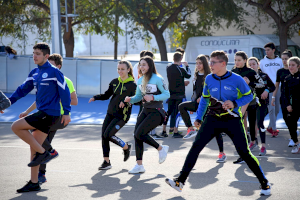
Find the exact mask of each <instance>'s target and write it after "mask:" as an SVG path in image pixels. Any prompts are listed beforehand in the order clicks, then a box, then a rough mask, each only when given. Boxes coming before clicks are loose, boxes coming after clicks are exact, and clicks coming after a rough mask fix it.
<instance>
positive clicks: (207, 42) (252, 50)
mask: <svg viewBox="0 0 300 200" xmlns="http://www.w3.org/2000/svg"><path fill="white" fill-rule="evenodd" d="M269 42H273V43H274V44H275V46H276V48H277V49H276V52H275V54H276V55H279V54H280V52H279V37H278V36H277V35H237V36H200V37H191V38H189V39H188V42H187V45H186V48H185V60H186V61H188V62H195V59H196V57H197V56H198V55H199V54H204V55H210V54H211V52H213V51H215V50H223V51H225V52H226V53H227V54H228V57H229V62H234V54H235V53H236V52H237V51H244V52H246V53H247V55H248V57H252V56H254V57H256V58H258V59H259V60H261V59H262V58H263V57H264V56H265V50H264V46H265V44H267V43H269ZM288 48H289V49H290V50H291V51H292V53H293V55H294V56H298V57H300V48H299V46H297V44H296V43H294V42H293V41H292V40H290V39H288Z"/></svg>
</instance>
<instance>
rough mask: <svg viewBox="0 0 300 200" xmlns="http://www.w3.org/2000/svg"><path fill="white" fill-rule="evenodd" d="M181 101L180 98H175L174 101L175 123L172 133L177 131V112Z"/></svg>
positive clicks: (178, 114) (179, 116) (178, 115)
mask: <svg viewBox="0 0 300 200" xmlns="http://www.w3.org/2000/svg"><path fill="white" fill-rule="evenodd" d="M181 103H182V99H177V100H176V101H175V107H174V115H175V124H174V133H178V126H179V121H180V118H181V115H180V113H179V108H178V107H179V104H181Z"/></svg>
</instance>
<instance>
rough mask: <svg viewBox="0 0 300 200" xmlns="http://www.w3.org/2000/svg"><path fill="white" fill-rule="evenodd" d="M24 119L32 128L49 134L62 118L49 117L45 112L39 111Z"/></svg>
mask: <svg viewBox="0 0 300 200" xmlns="http://www.w3.org/2000/svg"><path fill="white" fill-rule="evenodd" d="M24 119H25V120H26V122H27V123H28V124H29V125H30V126H32V127H34V128H35V129H38V130H40V131H42V132H43V133H46V134H49V132H50V129H51V127H52V126H53V125H54V124H55V123H57V121H58V120H59V119H60V116H52V115H47V114H46V113H45V112H43V111H37V112H36V113H33V114H31V115H28V116H26V117H25V118H24Z"/></svg>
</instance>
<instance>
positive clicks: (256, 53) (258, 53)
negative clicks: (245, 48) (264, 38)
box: [252, 48, 266, 60]
mask: <svg viewBox="0 0 300 200" xmlns="http://www.w3.org/2000/svg"><path fill="white" fill-rule="evenodd" d="M252 55H253V57H256V58H257V59H258V60H261V59H263V58H264V56H265V55H266V53H265V50H264V49H263V48H253V49H252Z"/></svg>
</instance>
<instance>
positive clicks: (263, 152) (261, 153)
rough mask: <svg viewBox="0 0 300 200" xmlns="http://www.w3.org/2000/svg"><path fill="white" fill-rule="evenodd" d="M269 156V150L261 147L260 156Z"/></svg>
mask: <svg viewBox="0 0 300 200" xmlns="http://www.w3.org/2000/svg"><path fill="white" fill-rule="evenodd" d="M266 154H267V150H266V147H261V149H260V152H259V154H258V155H259V156H265V155H266Z"/></svg>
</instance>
